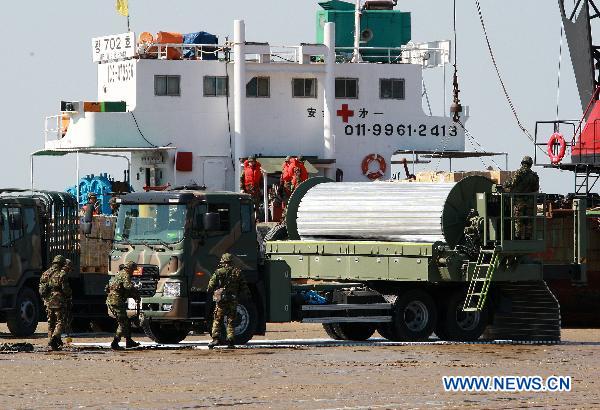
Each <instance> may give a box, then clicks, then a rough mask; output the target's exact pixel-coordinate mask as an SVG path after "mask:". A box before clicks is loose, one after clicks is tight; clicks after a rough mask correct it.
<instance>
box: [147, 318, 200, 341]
mask: <svg viewBox="0 0 600 410" xmlns="http://www.w3.org/2000/svg"><path fill="white" fill-rule="evenodd" d="M142 328H143V329H144V333H145V334H146V336H148V337H149V338H150V339H152V340H153V341H155V342H156V343H161V344H177V343H179V342H181V341H182V340H183V339H185V338H186V337H187V335H188V333H190V325H189V323H181V322H163V321H157V320H152V319H144V320H143V321H142Z"/></svg>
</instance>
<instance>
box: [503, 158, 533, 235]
mask: <svg viewBox="0 0 600 410" xmlns="http://www.w3.org/2000/svg"><path fill="white" fill-rule="evenodd" d="M532 164H533V160H532V159H531V157H528V156H526V157H524V158H523V160H522V161H521V168H519V170H518V171H517V172H516V173H515V174H514V175H513V177H512V178H511V179H510V180H509V181H508V182H507V183H506V184H505V189H506V191H507V192H510V193H513V194H528V193H535V192H538V191H539V190H540V178H539V177H538V174H537V173H535V172H534V171H532V170H531V165H532ZM535 206H536V202H535V199H534V198H533V197H530V196H521V197H519V196H517V197H515V198H514V200H513V216H514V218H515V239H531V238H532V232H531V228H532V224H531V219H529V218H527V219H521V218H522V217H524V216H526V217H532V216H534V215H535Z"/></svg>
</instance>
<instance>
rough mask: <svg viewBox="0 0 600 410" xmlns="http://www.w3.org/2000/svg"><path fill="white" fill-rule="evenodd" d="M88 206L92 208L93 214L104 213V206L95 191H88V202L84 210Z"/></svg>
mask: <svg viewBox="0 0 600 410" xmlns="http://www.w3.org/2000/svg"><path fill="white" fill-rule="evenodd" d="M88 207H91V208H92V214H93V215H100V214H101V213H102V209H101V208H102V207H101V205H100V201H98V197H97V196H96V193H95V192H90V193H88V202H87V204H86V205H85V206H84V212H85V211H86V210H87V208H88Z"/></svg>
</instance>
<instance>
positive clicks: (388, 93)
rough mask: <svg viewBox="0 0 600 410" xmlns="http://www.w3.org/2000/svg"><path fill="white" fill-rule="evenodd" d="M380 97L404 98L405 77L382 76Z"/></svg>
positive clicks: (383, 98)
mask: <svg viewBox="0 0 600 410" xmlns="http://www.w3.org/2000/svg"><path fill="white" fill-rule="evenodd" d="M379 98H381V99H382V100H387V99H393V100H404V79H403V78H381V79H380V80H379Z"/></svg>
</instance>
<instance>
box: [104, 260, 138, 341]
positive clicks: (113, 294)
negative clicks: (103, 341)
mask: <svg viewBox="0 0 600 410" xmlns="http://www.w3.org/2000/svg"><path fill="white" fill-rule="evenodd" d="M136 269H137V264H136V263H135V262H133V261H129V262H127V263H126V264H125V265H123V266H122V267H121V270H120V271H119V273H117V274H116V275H115V276H113V277H112V278H111V280H110V282H109V283H108V285H107V286H106V291H107V293H108V295H107V297H106V305H107V306H108V310H110V312H111V313H112V314H113V316H114V317H115V319H117V322H118V324H119V326H118V327H117V332H116V334H115V338H114V339H113V341H112V343H111V344H110V347H111V348H112V349H114V350H118V349H120V348H121V347H120V346H119V342H120V341H121V337H123V336H124V337H125V347H126V348H132V347H138V346H139V345H140V344H139V343H138V342H135V341H133V339H131V328H130V325H129V318H128V317H127V299H128V298H133V299H135V300H136V301H137V302H138V303H139V301H140V295H139V292H138V290H137V289H136V288H135V287H134V286H133V282H132V281H131V275H133V271H134V270H136Z"/></svg>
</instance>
